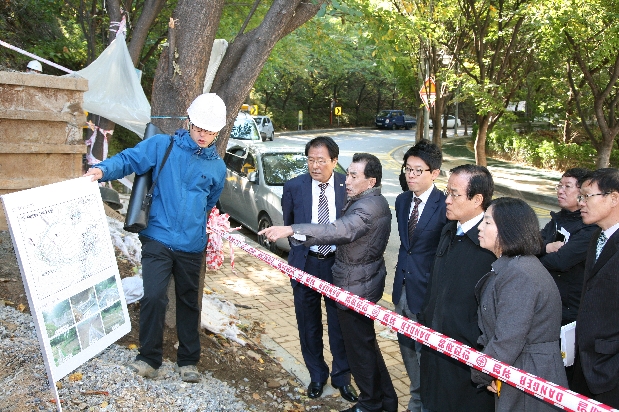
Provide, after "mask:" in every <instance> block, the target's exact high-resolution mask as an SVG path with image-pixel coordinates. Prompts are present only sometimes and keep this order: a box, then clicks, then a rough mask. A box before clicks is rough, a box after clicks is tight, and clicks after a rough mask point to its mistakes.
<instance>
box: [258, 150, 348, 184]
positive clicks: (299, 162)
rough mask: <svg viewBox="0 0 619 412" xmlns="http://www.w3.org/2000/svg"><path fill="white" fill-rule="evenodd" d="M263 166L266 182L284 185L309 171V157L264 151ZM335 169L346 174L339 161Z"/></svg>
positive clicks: (300, 154) (299, 154)
mask: <svg viewBox="0 0 619 412" xmlns="http://www.w3.org/2000/svg"><path fill="white" fill-rule="evenodd" d="M262 167H263V173H264V182H265V184H267V185H269V186H283V185H284V183H286V182H287V181H288V180H290V179H293V178H295V177H297V176H298V175H300V174H303V173H307V157H306V156H305V155H304V154H303V153H264V154H263V155H262ZM335 171H336V172H338V173H342V174H346V170H344V168H343V167H342V166H341V165H340V164H339V163H338V164H337V165H336V166H335Z"/></svg>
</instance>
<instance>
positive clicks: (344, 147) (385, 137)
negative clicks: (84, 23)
mask: <svg viewBox="0 0 619 412" xmlns="http://www.w3.org/2000/svg"><path fill="white" fill-rule="evenodd" d="M318 135H328V136H330V137H332V138H333V139H334V140H335V141H336V142H337V144H338V145H339V147H340V156H339V163H340V164H341V165H342V166H343V167H344V168H347V167H348V166H349V165H350V163H351V161H352V156H353V154H355V153H357V152H368V153H372V154H374V155H375V156H377V157H378V158H379V159H380V160H381V163H382V165H383V180H382V186H383V190H382V193H383V195H384V196H385V197H386V198H387V200H388V202H389V205H390V207H391V209H392V211H393V219H392V224H391V236H390V237H389V243H388V245H387V250H386V251H385V263H386V266H387V279H386V287H385V295H384V297H383V298H384V300H386V301H388V302H390V301H391V295H390V294H391V291H392V289H393V278H394V273H395V266H396V263H397V258H398V248H399V247H400V239H399V236H398V231H397V223H396V219H395V208H394V205H395V199H396V197H397V196H398V195H399V194H400V193H401V192H402V189H401V187H400V184H399V181H398V176H399V173H400V167H401V159H397V160H396V159H394V158H393V153H394V152H396V151H397V150H398V149H402V148H408V147H410V146H412V145H414V144H415V131H414V130H376V129H353V130H350V129H348V130H342V131H317V132H312V133H308V132H303V133H294V132H287V133H285V134H280V133H276V134H275V139H274V141H273V142H265V143H264V144H265V145H269V144H277V145H282V144H283V145H288V144H290V145H291V146H298V145H303V146H304V145H305V144H306V143H307V142H308V141H309V140H311V139H312V138H314V137H316V136H318ZM451 135H453V131H452V130H448V136H451ZM400 151H401V150H400ZM445 182H446V180H445V179H441V178H439V179H438V180H437V182H436V184H437V187H438V188H439V189H443V188H444V185H445ZM495 195H496V196H501V195H502V194H501V193H496V194H495ZM531 206H533V208H534V210H535V211H536V213H537V214H538V217H539V219H540V227H543V225H545V224H546V222H548V220H549V217H550V216H549V214H548V213H549V211H550V209H549V208H548V207H547V206H544V205H538V204H531ZM553 210H558V209H553ZM241 233H242V234H243V235H245V236H247V237H249V238H252V239H254V240H256V236H255V235H254V234H252V233H251V232H249V231H248V230H243V231H242V232H241ZM285 258H286V256H284V259H285Z"/></svg>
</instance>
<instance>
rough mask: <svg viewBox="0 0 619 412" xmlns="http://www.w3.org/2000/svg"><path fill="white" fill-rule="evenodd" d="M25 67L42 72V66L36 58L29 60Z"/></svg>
mask: <svg viewBox="0 0 619 412" xmlns="http://www.w3.org/2000/svg"><path fill="white" fill-rule="evenodd" d="M26 67H28V68H29V69H31V70H36V71H38V72H39V73H43V66H41V63H39V61H38V60H31V61H30V62H29V63H28V66H26Z"/></svg>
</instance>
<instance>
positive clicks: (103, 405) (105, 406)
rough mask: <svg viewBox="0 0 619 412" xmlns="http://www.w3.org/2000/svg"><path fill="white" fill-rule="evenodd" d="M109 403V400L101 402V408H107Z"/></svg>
mask: <svg viewBox="0 0 619 412" xmlns="http://www.w3.org/2000/svg"><path fill="white" fill-rule="evenodd" d="M107 405H108V403H107V401H106V402H101V408H102V409H105V408H107Z"/></svg>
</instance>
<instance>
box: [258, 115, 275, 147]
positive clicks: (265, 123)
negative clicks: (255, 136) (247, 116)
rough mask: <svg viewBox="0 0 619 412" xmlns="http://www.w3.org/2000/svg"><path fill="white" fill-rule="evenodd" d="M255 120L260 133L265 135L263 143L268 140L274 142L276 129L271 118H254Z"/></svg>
mask: <svg viewBox="0 0 619 412" xmlns="http://www.w3.org/2000/svg"><path fill="white" fill-rule="evenodd" d="M254 120H255V121H256V125H257V126H258V131H259V132H260V133H264V134H265V137H264V138H263V141H264V140H266V139H269V140H270V141H273V137H275V128H274V127H273V122H272V121H271V118H270V117H269V116H254Z"/></svg>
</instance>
